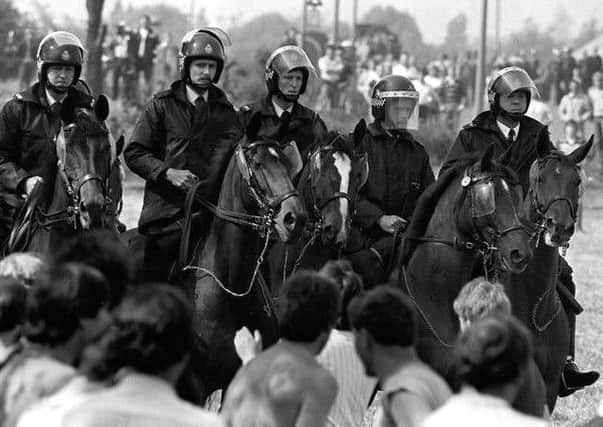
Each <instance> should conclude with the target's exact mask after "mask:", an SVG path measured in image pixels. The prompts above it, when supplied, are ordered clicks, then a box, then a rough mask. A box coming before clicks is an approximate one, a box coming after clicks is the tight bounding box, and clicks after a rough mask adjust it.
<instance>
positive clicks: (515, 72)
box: [487, 67, 540, 116]
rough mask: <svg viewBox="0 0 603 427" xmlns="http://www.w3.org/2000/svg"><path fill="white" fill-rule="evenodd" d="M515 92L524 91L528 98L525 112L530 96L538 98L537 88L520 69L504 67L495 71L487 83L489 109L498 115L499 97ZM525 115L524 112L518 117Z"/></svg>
mask: <svg viewBox="0 0 603 427" xmlns="http://www.w3.org/2000/svg"><path fill="white" fill-rule="evenodd" d="M516 90H522V91H525V92H526V94H527V96H528V102H527V106H526V111H527V108H528V106H529V105H530V100H531V99H532V96H538V97H539V96H540V94H539V92H538V88H537V87H536V85H535V84H534V82H533V81H532V79H531V78H530V76H529V75H528V73H527V72H526V71H525V70H524V69H523V68H520V67H506V68H503V69H502V70H499V71H497V72H496V73H495V74H494V76H492V79H491V80H490V82H489V83H488V88H487V94H488V102H489V103H490V109H491V110H492V111H493V112H495V113H498V112H500V103H499V98H500V96H501V95H502V96H506V95H509V94H511V93H512V92H515V91H516ZM524 114H525V111H524V112H523V113H522V114H519V116H522V115H524Z"/></svg>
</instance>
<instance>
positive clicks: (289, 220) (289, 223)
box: [283, 212, 297, 231]
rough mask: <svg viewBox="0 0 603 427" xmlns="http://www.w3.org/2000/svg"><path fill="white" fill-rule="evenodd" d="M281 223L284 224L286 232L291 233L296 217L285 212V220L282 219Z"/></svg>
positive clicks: (291, 213)
mask: <svg viewBox="0 0 603 427" xmlns="http://www.w3.org/2000/svg"><path fill="white" fill-rule="evenodd" d="M283 222H284V223H285V227H286V228H287V230H289V231H292V230H293V229H294V228H295V224H296V222H297V216H296V215H295V214H294V213H293V212H287V213H286V214H285V218H283Z"/></svg>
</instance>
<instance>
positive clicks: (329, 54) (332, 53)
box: [325, 45, 335, 59]
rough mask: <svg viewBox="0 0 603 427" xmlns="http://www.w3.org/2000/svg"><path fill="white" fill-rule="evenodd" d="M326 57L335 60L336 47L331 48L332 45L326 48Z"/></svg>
mask: <svg viewBox="0 0 603 427" xmlns="http://www.w3.org/2000/svg"><path fill="white" fill-rule="evenodd" d="M325 56H327V57H329V58H331V59H333V56H335V47H334V46H331V45H328V46H327V47H326V48H325Z"/></svg>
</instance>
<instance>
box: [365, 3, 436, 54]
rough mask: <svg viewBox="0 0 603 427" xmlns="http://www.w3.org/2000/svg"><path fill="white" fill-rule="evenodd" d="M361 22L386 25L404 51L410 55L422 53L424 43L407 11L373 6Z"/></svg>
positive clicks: (415, 22) (414, 21)
mask: <svg viewBox="0 0 603 427" xmlns="http://www.w3.org/2000/svg"><path fill="white" fill-rule="evenodd" d="M361 22H365V23H368V24H381V25H387V27H388V29H389V30H390V31H391V32H393V33H394V34H396V35H397V36H398V39H399V40H400V43H401V44H402V48H403V49H404V50H405V51H407V52H409V53H411V54H412V55H419V54H422V52H423V48H424V45H425V44H424V43H423V35H422V34H421V31H420V30H419V27H418V25H417V21H416V20H415V18H414V17H413V16H412V15H411V14H409V13H408V12H406V11H401V10H399V9H397V8H396V7H394V6H374V7H373V8H372V9H370V10H369V11H368V12H367V13H366V14H365V15H364V16H363V17H362V20H361Z"/></svg>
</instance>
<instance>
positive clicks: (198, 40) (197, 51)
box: [178, 27, 230, 92]
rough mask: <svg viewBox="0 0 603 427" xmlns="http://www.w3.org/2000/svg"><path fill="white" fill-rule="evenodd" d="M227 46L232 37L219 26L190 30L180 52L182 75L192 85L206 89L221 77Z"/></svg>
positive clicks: (197, 89)
mask: <svg viewBox="0 0 603 427" xmlns="http://www.w3.org/2000/svg"><path fill="white" fill-rule="evenodd" d="M226 46H230V37H229V36H228V34H226V33H225V32H224V31H222V30H221V29H219V28H215V27H206V28H200V29H198V30H192V31H189V32H188V33H186V34H185V35H184V37H183V38H182V42H181V43H180V51H179V52H178V64H179V68H180V78H181V79H182V80H184V82H185V83H186V84H187V85H188V86H190V87H191V88H192V89H194V90H196V91H198V92H204V91H206V90H207V89H208V88H209V86H210V85H211V84H212V83H217V82H218V81H219V80H220V76H221V75H222V70H223V69H224V62H225V61H226V54H225V47H226ZM200 60H203V61H200ZM193 62H194V63H195V64H194V68H193ZM193 77H194V78H193Z"/></svg>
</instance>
